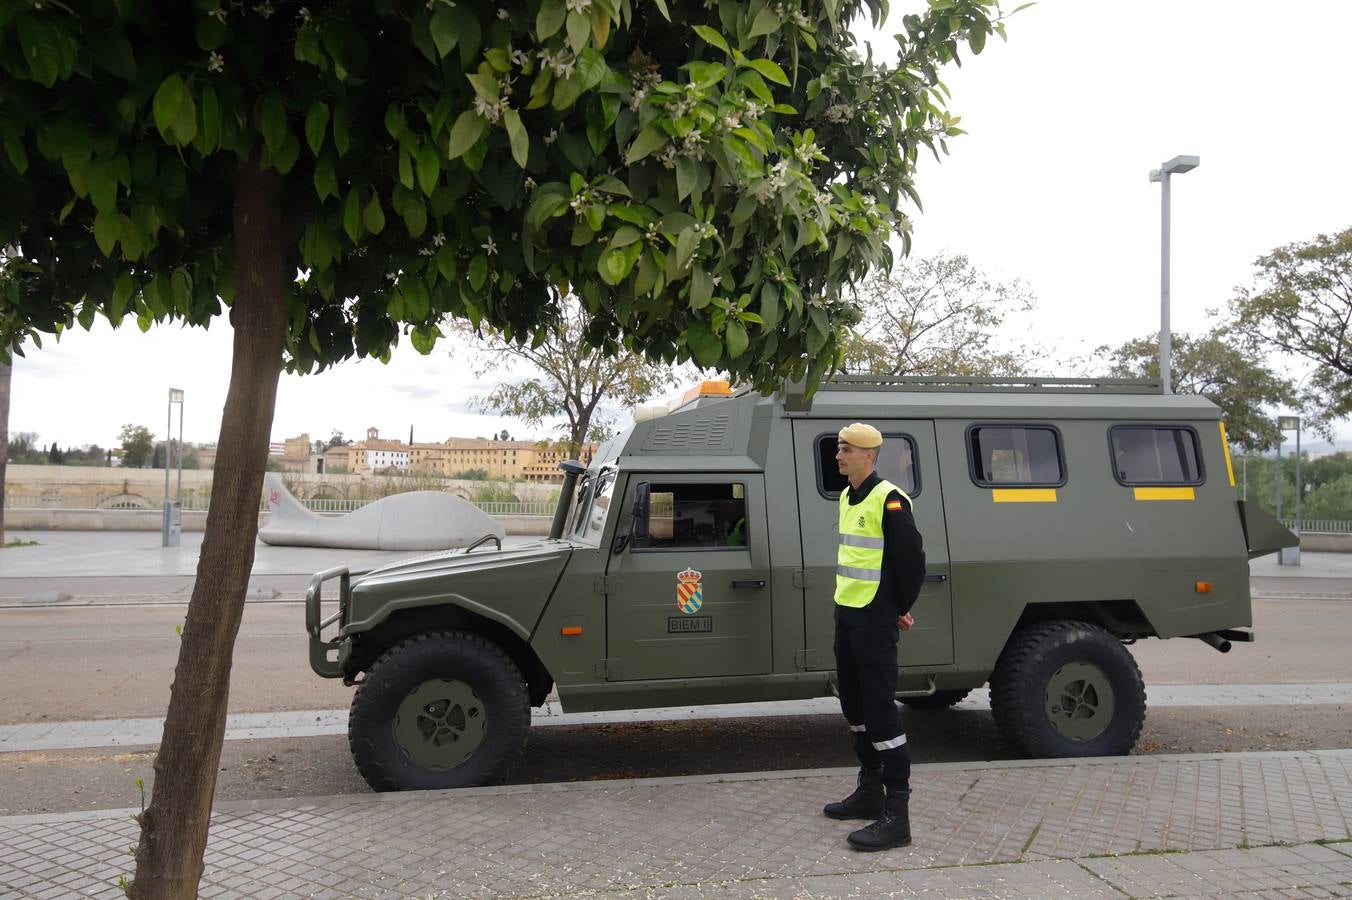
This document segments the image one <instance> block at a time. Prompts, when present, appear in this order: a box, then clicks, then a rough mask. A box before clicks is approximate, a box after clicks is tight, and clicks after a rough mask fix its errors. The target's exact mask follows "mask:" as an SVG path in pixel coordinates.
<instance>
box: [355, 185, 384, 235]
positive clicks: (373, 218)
mask: <svg viewBox="0 0 1352 900" xmlns="http://www.w3.org/2000/svg"><path fill="white" fill-rule="evenodd" d="M361 221H362V224H363V225H365V226H366V230H367V231H369V232H371V233H372V234H380V233H381V232H382V231H384V230H385V211H384V210H383V209H381V208H380V195H379V194H378V193H376V192H374V191H373V192H372V193H371V199H370V200H369V201H368V202H367V204H366V210H365V211H364V212H363V213H362V215H361Z"/></svg>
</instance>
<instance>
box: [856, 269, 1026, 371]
mask: <svg viewBox="0 0 1352 900" xmlns="http://www.w3.org/2000/svg"><path fill="white" fill-rule="evenodd" d="M856 294H857V297H858V300H859V306H860V309H861V310H862V311H863V318H862V319H860V321H859V324H857V325H856V326H855V327H854V329H853V330H852V331H851V332H850V334H849V336H848V337H846V339H845V346H844V358H843V360H842V362H841V364H840V371H841V372H843V373H846V374H852V375H955V376H971V377H977V376H1002V375H1022V374H1025V372H1026V369H1027V363H1028V360H1029V359H1030V358H1031V357H1032V356H1033V355H1034V351H1033V350H1032V349H1031V348H1028V347H1022V348H1019V349H1017V350H998V349H996V346H995V345H996V339H997V336H998V335H999V334H1000V329H1001V326H1002V325H1003V324H1004V322H1005V318H1006V316H1008V315H1009V314H1010V313H1014V312H1027V311H1029V310H1031V309H1032V308H1033V306H1034V300H1033V297H1032V295H1031V294H1030V293H1029V292H1028V290H1027V289H1026V288H1025V287H1024V286H1023V285H1022V284H1021V283H1019V282H1018V281H1012V282H1009V283H1000V282H997V281H994V280H992V279H991V278H990V276H989V275H986V274H985V273H984V272H982V271H980V270H979V269H977V268H976V267H975V266H974V265H972V263H971V261H970V260H968V258H967V257H966V256H964V255H962V254H952V255H949V254H937V255H935V256H930V257H923V258H920V259H915V260H900V261H898V262H897V263H896V265H894V266H893V268H892V271H891V272H890V273H877V274H874V275H870V276H869V277H867V278H865V279H864V280H863V282H861V283H860V284H859V286H858V287H857V288H856Z"/></svg>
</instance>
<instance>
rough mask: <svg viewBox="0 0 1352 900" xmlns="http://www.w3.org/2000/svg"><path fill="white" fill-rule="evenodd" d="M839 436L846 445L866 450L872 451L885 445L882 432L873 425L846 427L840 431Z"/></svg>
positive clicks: (857, 423) (858, 423)
mask: <svg viewBox="0 0 1352 900" xmlns="http://www.w3.org/2000/svg"><path fill="white" fill-rule="evenodd" d="M837 436H838V437H839V438H840V439H841V440H842V441H844V442H845V443H847V444H853V445H854V446H856V447H863V448H864V449H865V450H872V449H873V448H874V447H881V446H882V445H883V435H882V432H880V431H879V430H878V429H876V428H874V427H873V426H872V425H865V424H864V423H863V422H855V423H854V424H853V425H846V426H845V427H844V428H842V429H840V434H839V435H837Z"/></svg>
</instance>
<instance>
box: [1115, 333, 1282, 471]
mask: <svg viewBox="0 0 1352 900" xmlns="http://www.w3.org/2000/svg"><path fill="white" fill-rule="evenodd" d="M1098 353H1099V354H1100V355H1102V356H1104V357H1106V360H1107V367H1108V374H1109V375H1113V376H1116V377H1120V378H1159V377H1160V361H1159V338H1158V335H1153V334H1152V335H1146V336H1144V337H1139V338H1134V339H1133V340H1130V341H1127V342H1126V343H1124V344H1122V345H1121V346H1119V347H1115V348H1113V347H1106V346H1104V347H1100V348H1098ZM1171 363H1172V365H1171V368H1170V374H1171V375H1172V380H1173V385H1172V386H1171V387H1172V389H1173V391H1174V393H1176V394H1201V395H1202V396H1204V397H1206V398H1207V399H1208V400H1210V401H1212V402H1213V403H1215V404H1216V405H1217V406H1219V407H1220V408H1221V409H1222V410H1223V411H1224V414H1225V430H1226V433H1227V434H1228V435H1229V438H1230V441H1231V443H1233V444H1235V445H1236V446H1239V447H1243V448H1245V449H1248V450H1267V449H1270V448H1273V447H1276V446H1277V442H1278V440H1279V439H1280V437H1281V433H1280V432H1279V431H1278V430H1277V422H1276V419H1275V418H1273V416H1272V414H1271V412H1270V411H1271V409H1272V408H1274V407H1283V408H1287V409H1289V408H1292V407H1294V406H1297V405H1298V404H1299V397H1298V395H1297V392H1296V387H1295V385H1294V384H1292V383H1291V381H1290V380H1289V379H1287V378H1285V377H1283V376H1282V375H1279V374H1278V373H1277V372H1275V371H1273V370H1272V369H1271V368H1270V367H1269V366H1268V365H1267V364H1266V363H1265V362H1263V361H1262V358H1261V356H1259V354H1257V353H1255V352H1253V350H1252V349H1251V348H1246V347H1245V346H1243V343H1242V342H1241V341H1238V340H1237V339H1236V336H1235V335H1234V333H1233V332H1232V331H1231V330H1230V329H1229V328H1227V327H1226V326H1224V325H1221V326H1218V327H1217V328H1216V329H1214V330H1213V331H1211V332H1209V333H1207V334H1203V335H1188V334H1177V333H1176V334H1174V335H1173V354H1172V358H1171Z"/></svg>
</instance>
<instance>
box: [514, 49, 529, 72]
mask: <svg viewBox="0 0 1352 900" xmlns="http://www.w3.org/2000/svg"><path fill="white" fill-rule="evenodd" d="M511 60H512V65H515V66H520V67H521V68H523V69H524V68H525V67H526V63H528V62H530V57H529V56H527V55H526V51H524V50H513V51H512V52H511Z"/></svg>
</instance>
